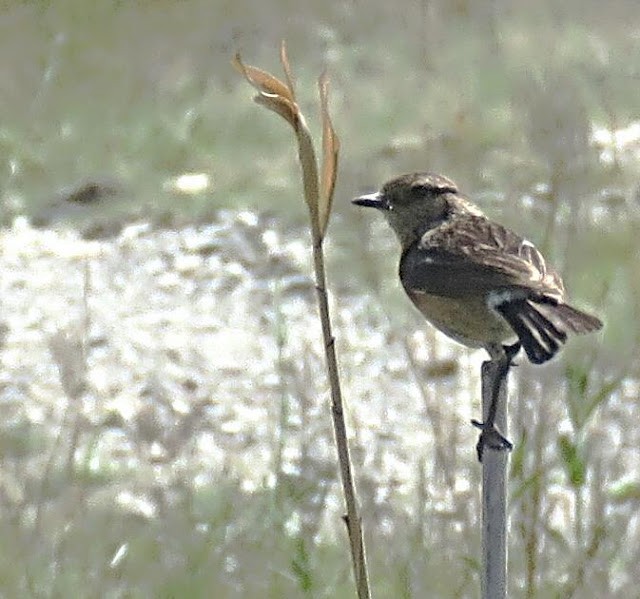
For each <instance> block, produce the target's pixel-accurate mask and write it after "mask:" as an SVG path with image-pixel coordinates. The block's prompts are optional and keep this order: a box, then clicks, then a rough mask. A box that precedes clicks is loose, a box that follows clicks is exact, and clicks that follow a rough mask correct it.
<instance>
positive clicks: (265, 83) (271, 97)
mask: <svg viewBox="0 0 640 599" xmlns="http://www.w3.org/2000/svg"><path fill="white" fill-rule="evenodd" d="M285 57H286V54H285ZM233 66H234V67H235V68H236V70H238V71H239V72H240V73H242V74H243V75H244V77H245V79H246V80H247V81H248V82H249V83H250V84H251V85H252V86H253V87H254V88H255V89H257V90H258V95H257V96H255V98H254V100H255V101H256V102H257V103H258V104H262V105H263V106H266V107H267V108H268V109H269V110H273V112H275V113H277V114H279V115H280V116H281V117H283V118H284V119H285V120H286V121H287V122H288V123H289V124H290V125H291V126H292V127H293V128H294V129H296V130H297V129H298V127H299V125H300V122H299V121H300V109H299V108H298V105H297V104H296V102H295V98H294V94H293V90H292V89H291V88H290V87H289V86H288V85H287V84H285V83H283V82H282V81H280V79H278V78H277V77H274V76H273V75H272V74H271V73H267V72H266V71H263V70H262V69H258V68H257V67H252V66H250V65H245V64H244V63H243V62H242V59H241V58H240V54H236V55H235V57H234V59H233ZM287 80H289V75H288V74H287Z"/></svg>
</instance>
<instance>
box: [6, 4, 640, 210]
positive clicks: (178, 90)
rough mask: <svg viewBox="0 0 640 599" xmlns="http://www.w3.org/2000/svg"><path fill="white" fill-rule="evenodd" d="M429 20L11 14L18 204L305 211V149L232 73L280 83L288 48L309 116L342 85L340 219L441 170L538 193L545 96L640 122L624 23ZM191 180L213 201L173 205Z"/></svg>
mask: <svg viewBox="0 0 640 599" xmlns="http://www.w3.org/2000/svg"><path fill="white" fill-rule="evenodd" d="M426 6H427V5H424V6H423V5H422V4H421V3H419V2H415V3H414V2H408V1H407V2H405V3H404V4H402V5H401V7H399V9H398V10H390V9H389V8H388V7H385V6H384V5H382V4H376V3H371V4H367V6H366V10H365V9H364V7H361V6H359V4H358V3H353V4H346V3H345V4H343V3H329V4H327V5H321V4H320V3H318V4H316V5H313V4H311V5H309V6H308V7H306V8H305V9H304V10H303V9H300V8H296V9H292V8H290V7H288V5H287V4H286V3H282V2H271V3H265V4H264V6H263V7H262V8H261V9H257V8H256V7H253V6H252V5H251V4H247V5H246V6H244V5H243V4H242V3H237V4H236V5H234V7H233V9H230V5H229V4H228V3H210V2H205V1H204V0H189V1H188V2H182V3H179V4H176V3H171V2H163V3H161V4H155V3H154V4H147V3H129V4H121V3H117V2H113V3H112V2H104V1H103V2H97V3H93V4H91V5H87V4H86V3H83V2H79V1H77V0H75V1H74V0H70V1H68V2H65V3H62V4H59V3H56V4H46V3H45V4H41V3H32V4H24V5H19V6H16V7H13V8H10V7H5V8H4V9H3V11H2V13H1V14H0V33H2V38H1V41H0V49H1V50H2V56H3V57H4V58H3V59H2V64H1V65H0V68H1V70H2V72H3V73H4V77H3V79H4V80H5V82H6V83H5V85H4V86H3V91H2V94H1V97H2V98H3V116H4V119H3V122H2V124H1V126H0V142H1V147H2V156H3V157H4V159H3V163H4V164H3V167H2V170H1V171H0V172H3V173H4V180H5V182H6V183H5V197H6V196H7V194H9V193H11V194H14V195H17V196H19V208H20V209H21V210H23V211H24V212H26V213H27V214H29V213H32V212H33V211H36V210H37V208H38V206H39V204H40V202H44V201H45V200H46V199H47V198H48V197H49V196H50V195H51V194H52V193H54V192H55V191H56V190H58V189H59V188H61V187H63V186H65V185H69V184H72V183H74V182H75V181H77V180H81V179H85V178H87V177H92V176H97V175H102V176H104V175H109V176H116V177H120V178H123V179H124V180H126V182H127V183H128V184H129V186H130V187H131V189H132V196H133V197H132V200H131V201H132V203H133V204H136V203H137V204H140V203H142V204H144V205H145V206H147V207H148V209H150V210H152V211H153V210H157V211H159V212H164V211H166V210H169V211H175V212H178V213H180V212H186V213H187V214H189V213H193V214H198V213H203V212H204V213H206V212H208V211H209V210H210V209H211V208H212V207H222V206H225V207H237V208H246V207H253V208H258V209H263V208H265V207H267V206H268V207H269V208H270V209H274V210H279V211H282V214H283V216H284V217H286V216H287V214H291V213H292V212H293V213H294V214H296V215H299V205H300V202H299V190H298V188H297V180H296V178H295V177H292V171H293V170H294V169H295V168H297V166H296V164H295V156H294V155H293V152H292V150H291V147H290V145H289V144H288V143H287V141H288V134H289V133H288V132H287V131H285V130H283V128H282V127H281V124H280V123H277V122H276V121H275V119H271V120H270V119H268V118H264V115H262V114H260V112H259V111H258V110H257V109H256V107H255V106H252V105H251V103H250V102H249V101H248V98H249V96H250V92H248V91H247V88H246V85H245V83H244V82H243V81H242V80H241V78H240V77H238V76H237V74H236V73H234V72H233V71H232V69H231V66H230V59H231V57H232V56H233V54H234V53H235V51H237V50H240V51H242V52H243V56H244V58H245V60H246V61H248V62H249V63H255V64H260V65H261V66H265V67H272V68H274V69H275V70H276V71H277V48H278V43H279V39H280V38H284V39H287V41H288V43H289V52H290V56H291V60H292V63H293V66H294V69H295V72H296V73H297V75H298V77H299V82H298V87H299V93H300V97H301V101H302V103H303V106H304V107H305V109H306V108H307V107H309V106H310V105H311V104H310V103H311V102H312V101H313V100H314V97H315V81H314V78H315V76H316V75H317V74H318V73H319V72H320V71H321V69H322V68H324V67H326V68H327V69H328V71H329V73H330V75H331V78H332V80H333V82H334V85H333V89H334V93H333V98H332V109H333V112H334V115H335V120H336V124H337V127H338V130H339V133H340V135H341V138H342V141H343V161H342V176H341V178H340V180H339V188H338V195H339V198H338V201H337V202H336V204H337V205H338V207H340V205H341V204H342V203H343V202H344V198H345V196H346V197H349V195H351V194H352V193H353V190H354V188H357V187H360V186H363V185H365V184H369V185H372V184H377V183H379V182H380V181H381V180H382V179H384V178H385V177H387V176H389V175H390V174H392V173H396V172H398V171H402V170H410V169H418V168H421V169H425V168H427V169H432V170H442V171H445V172H447V173H449V174H451V176H454V177H455V178H456V179H458V180H460V182H461V183H463V184H464V186H465V187H466V188H468V189H469V190H471V191H473V190H477V189H479V188H490V189H503V188H504V187H505V186H507V187H508V188H510V189H513V188H514V187H515V189H513V191H514V193H516V192H524V191H526V189H527V184H529V183H530V182H532V181H536V182H537V181H544V180H546V179H547V178H548V169H549V168H550V167H549V164H548V156H546V155H545V154H546V150H547V148H546V147H542V148H541V151H536V148H535V147H532V145H531V143H529V142H528V140H527V135H528V134H527V131H528V129H530V128H531V127H533V128H536V127H537V126H538V125H537V124H536V123H535V122H533V123H528V122H527V119H528V118H529V116H528V114H529V112H530V108H529V105H530V104H531V102H532V101H537V100H536V98H535V97H534V98H532V93H535V94H537V95H538V96H539V97H540V99H539V100H538V101H541V102H544V101H545V99H549V98H551V97H552V96H553V95H554V94H556V93H557V91H558V90H557V89H554V88H553V86H554V85H556V84H558V83H559V84H562V83H563V81H565V80H566V81H568V82H569V83H570V84H571V86H572V89H571V92H572V93H573V92H575V94H576V95H575V96H573V97H570V98H568V102H570V104H571V105H570V106H566V107H565V108H566V111H565V113H562V114H559V118H560V119H562V118H565V119H566V118H571V116H572V115H573V113H574V112H576V111H578V109H580V110H581V109H584V111H585V113H586V115H587V116H588V122H587V123H578V126H585V125H589V124H591V121H593V122H597V121H603V120H605V121H606V120H610V119H611V118H613V117H615V119H616V120H617V121H620V122H621V123H624V122H625V120H627V119H630V118H633V115H635V114H637V111H636V110H637V106H634V105H633V104H634V103H635V101H634V100H631V96H630V90H631V89H633V85H634V83H635V82H636V81H637V79H636V78H637V72H634V67H633V66H632V65H633V64H639V61H638V59H640V51H639V50H638V48H637V44H636V45H631V46H630V38H629V35H624V33H625V30H624V24H623V21H621V20H620V17H619V16H618V15H617V14H616V11H615V10H612V11H611V12H610V13H608V15H605V16H604V18H603V15H601V14H599V15H598V18H597V19H596V18H594V17H593V16H592V17H591V19H590V18H589V11H588V10H584V9H583V10H582V11H581V14H577V13H576V12H571V11H568V12H567V14H562V13H563V11H557V10H556V9H554V7H553V4H552V3H540V5H537V6H536V7H529V6H528V5H526V4H524V3H523V4H522V5H521V6H519V7H518V10H511V11H505V14H504V15H502V14H495V15H494V14H491V12H490V11H489V9H488V8H487V7H485V8H483V9H480V8H475V9H474V7H473V5H472V3H466V2H460V3H459V4H457V5H455V7H453V8H452V7H447V6H446V5H444V4H443V5H442V6H440V5H437V4H436V5H434V6H435V7H436V8H434V9H431V10H432V12H425V11H426V10H427V8H425V7H426ZM621 6H622V3H621ZM456 7H457V8H456ZM487 11H489V12H487ZM558 12H560V14H558ZM234 15H235V16H234ZM629 27H630V26H629ZM630 48H631V50H632V52H631V53H630V52H629V49H630ZM612 66H613V68H612ZM560 91H561V90H560ZM545 94H547V95H548V96H549V97H548V98H547V97H546V96H545ZM630 100H631V101H630ZM545 109H549V106H546V107H545ZM307 112H309V111H307ZM561 112H562V111H561ZM541 125H542V124H541ZM556 125H557V123H553V126H556ZM583 133H584V132H583ZM587 133H588V132H587ZM543 146H544V144H543ZM539 150H540V149H539ZM585 151H586V148H585ZM592 168H594V169H598V170H601V166H598V165H597V164H594V165H592ZM516 170H517V171H524V172H523V173H522V172H521V173H515V172H514V171H516ZM183 172H207V173H209V174H210V175H211V177H212V180H213V186H212V189H211V190H208V191H206V192H203V193H199V194H195V195H193V196H190V197H183V198H181V199H180V200H179V201H176V197H175V196H174V195H172V194H171V193H168V192H167V191H166V190H163V187H162V183H163V182H164V181H165V180H166V179H167V178H168V177H171V176H175V175H178V174H181V173H183ZM514 179H515V180H514ZM605 179H606V177H605Z"/></svg>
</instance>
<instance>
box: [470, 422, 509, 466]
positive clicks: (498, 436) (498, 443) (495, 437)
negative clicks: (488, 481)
mask: <svg viewBox="0 0 640 599" xmlns="http://www.w3.org/2000/svg"><path fill="white" fill-rule="evenodd" d="M471 424H473V426H475V427H476V428H479V429H480V430H481V431H482V432H481V433H480V438H479V439H478V443H477V444H476V452H477V453H478V461H479V462H482V456H483V455H484V450H485V448H486V447H488V448H490V449H495V450H497V451H511V450H512V449H513V443H511V441H509V439H507V438H506V437H505V436H504V435H503V434H502V433H501V432H500V431H499V430H498V429H497V428H496V426H495V424H493V423H484V422H480V421H478V420H472V421H471Z"/></svg>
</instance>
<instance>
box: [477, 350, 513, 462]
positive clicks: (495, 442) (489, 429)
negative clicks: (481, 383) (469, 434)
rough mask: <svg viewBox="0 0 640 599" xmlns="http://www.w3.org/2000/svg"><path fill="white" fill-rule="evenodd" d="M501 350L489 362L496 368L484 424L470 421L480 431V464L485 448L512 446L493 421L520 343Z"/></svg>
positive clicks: (503, 448) (502, 448)
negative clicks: (494, 364) (504, 382)
mask: <svg viewBox="0 0 640 599" xmlns="http://www.w3.org/2000/svg"><path fill="white" fill-rule="evenodd" d="M503 350H504V351H503V352H502V354H501V355H500V356H499V357H494V358H492V360H491V361H492V362H495V363H496V368H495V370H494V373H493V376H492V377H491V400H490V403H489V410H488V412H487V419H486V420H485V421H484V422H479V421H478V420H472V421H471V424H473V425H474V426H475V427H477V428H479V429H480V430H481V431H482V432H481V433H480V438H479V439H478V443H477V445H476V451H477V452H478V461H480V462H482V456H483V454H484V449H485V447H490V448H491V449H498V450H505V449H506V450H511V449H513V445H512V443H511V442H510V441H509V439H507V438H506V437H505V436H504V435H503V434H502V433H501V432H500V431H499V430H498V429H497V427H496V425H495V420H496V412H497V411H498V402H499V401H500V387H501V386H502V383H503V381H504V380H505V379H506V378H507V375H508V374H509V370H510V368H511V366H512V365H513V358H514V357H515V355H516V354H517V353H518V351H520V343H514V344H513V345H505V346H504V348H503Z"/></svg>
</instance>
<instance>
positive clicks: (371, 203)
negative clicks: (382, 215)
mask: <svg viewBox="0 0 640 599" xmlns="http://www.w3.org/2000/svg"><path fill="white" fill-rule="evenodd" d="M351 203H352V204H355V205H356V206H367V207H369V208H377V209H378V210H389V202H387V200H386V198H385V197H384V196H383V195H382V194H381V193H380V192H379V191H376V192H375V193H368V194H366V195H363V196H360V197H359V198H356V199H355V200H351Z"/></svg>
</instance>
